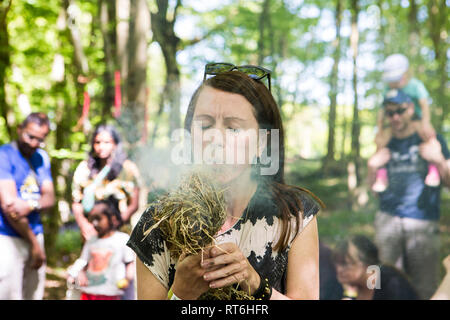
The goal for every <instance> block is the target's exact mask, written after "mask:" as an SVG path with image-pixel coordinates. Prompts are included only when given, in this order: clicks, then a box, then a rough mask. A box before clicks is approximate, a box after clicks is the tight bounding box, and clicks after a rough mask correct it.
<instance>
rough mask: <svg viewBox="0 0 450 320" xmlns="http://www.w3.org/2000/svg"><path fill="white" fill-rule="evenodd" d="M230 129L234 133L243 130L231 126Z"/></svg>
mask: <svg viewBox="0 0 450 320" xmlns="http://www.w3.org/2000/svg"><path fill="white" fill-rule="evenodd" d="M228 130H230V131H231V132H232V133H238V132H240V131H241V129H240V128H230V127H229V128H228Z"/></svg>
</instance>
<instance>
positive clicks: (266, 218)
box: [127, 185, 320, 293]
mask: <svg viewBox="0 0 450 320" xmlns="http://www.w3.org/2000/svg"><path fill="white" fill-rule="evenodd" d="M266 189H267V188H265V187H263V186H262V185H258V188H257V190H256V192H255V194H254V195H253V197H252V199H251V200H250V202H249V204H248V206H247V208H246V209H245V210H244V213H243V216H242V218H241V219H237V221H236V223H235V224H234V225H233V226H232V227H231V228H229V229H228V230H227V231H225V232H223V233H221V234H219V235H217V236H216V241H217V244H221V243H226V242H233V243H235V244H236V245H237V246H238V247H239V248H240V250H241V251H242V253H243V254H244V255H245V256H246V257H247V259H248V261H249V263H250V264H251V265H252V267H253V268H254V269H255V270H256V271H257V272H258V273H259V274H260V276H261V277H264V278H267V279H268V280H269V283H270V285H271V286H272V287H273V288H275V289H276V290H277V291H279V292H282V293H285V281H286V271H287V265H288V253H289V250H290V248H291V244H292V241H293V240H294V238H295V236H296V235H297V234H296V233H295V232H296V231H295V230H296V219H295V217H294V216H292V218H291V219H292V227H291V228H290V230H292V231H291V234H290V236H289V242H288V246H287V248H286V249H284V250H282V251H275V250H272V248H273V247H274V246H275V244H276V243H277V241H278V239H279V238H280V231H281V223H282V222H281V218H280V217H279V213H278V207H277V205H276V202H275V201H276V199H273V198H272V196H271V195H270V193H269V192H267V190H266ZM300 200H301V201H302V204H303V212H302V213H301V216H300V217H301V218H300V222H301V226H300V228H299V231H298V233H300V232H302V231H303V230H304V229H305V227H306V226H307V225H308V223H309V222H310V221H311V220H312V218H313V217H314V215H315V214H317V212H318V211H319V208H320V207H319V205H318V204H317V202H316V201H315V200H314V199H313V198H312V197H311V196H309V195H308V194H307V193H306V192H305V193H300ZM152 212H153V208H152V207H151V206H150V207H149V208H148V209H147V210H146V211H145V212H144V213H143V214H142V216H141V218H140V220H139V222H138V223H137V225H136V226H135V228H134V229H133V232H132V234H131V236H130V239H129V241H128V243H127V245H128V246H129V247H130V248H131V249H133V250H134V251H135V252H136V255H137V256H138V257H139V259H140V260H141V261H142V262H143V263H144V264H145V266H147V268H148V269H149V270H150V271H151V272H152V273H153V274H154V275H155V277H156V278H157V279H158V280H159V281H161V283H162V285H163V286H164V287H166V288H167V289H169V288H170V286H171V285H172V283H173V281H174V277H175V270H176V260H175V259H174V258H172V257H171V255H170V252H169V250H168V248H167V246H166V243H165V241H164V239H163V238H162V235H161V232H160V231H159V230H158V229H154V230H153V231H152V232H151V233H150V234H149V235H148V236H147V237H146V238H145V239H144V232H145V230H147V229H148V228H149V227H150V226H152V225H153V221H152V216H151V214H152Z"/></svg>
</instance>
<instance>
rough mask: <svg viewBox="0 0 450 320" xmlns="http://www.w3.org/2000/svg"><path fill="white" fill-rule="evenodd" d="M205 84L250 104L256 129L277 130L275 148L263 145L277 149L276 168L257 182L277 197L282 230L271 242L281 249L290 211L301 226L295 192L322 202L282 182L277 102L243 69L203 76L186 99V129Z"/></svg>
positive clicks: (281, 134)
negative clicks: (203, 78)
mask: <svg viewBox="0 0 450 320" xmlns="http://www.w3.org/2000/svg"><path fill="white" fill-rule="evenodd" d="M205 86H208V87H212V88H214V89H218V90H221V91H224V92H230V93H235V94H239V95H241V96H243V97H245V98H246V99H247V101H248V102H250V104H251V105H252V106H253V113H254V116H255V118H256V120H257V122H258V125H259V129H267V131H268V132H269V133H270V130H271V129H278V130H279V141H278V144H277V145H278V148H279V150H271V144H270V143H267V145H266V148H267V150H266V151H267V155H269V156H272V155H273V154H277V153H276V152H275V151H278V154H279V158H278V159H276V161H279V163H278V168H279V169H278V171H277V172H276V173H275V174H274V175H260V176H259V177H258V183H264V184H267V185H268V187H269V188H268V189H269V192H271V193H272V195H273V198H274V199H278V200H279V201H277V206H278V211H279V214H280V216H281V220H282V233H281V237H280V239H279V241H278V242H277V243H276V245H275V246H274V250H279V249H281V250H283V249H285V248H286V247H287V245H288V241H289V235H290V233H291V228H292V226H291V222H290V221H291V220H290V218H291V216H292V215H294V216H295V218H296V233H297V232H298V230H299V228H300V226H301V224H300V216H299V212H301V213H302V214H304V208H303V204H302V201H301V197H300V196H299V194H300V193H305V192H306V193H308V194H309V195H311V196H312V197H313V198H314V199H315V200H317V201H318V202H319V203H320V205H322V206H323V204H322V202H321V201H320V200H319V199H318V198H317V197H316V196H314V195H313V194H312V193H311V192H310V191H308V190H306V189H303V188H300V187H295V186H289V185H286V184H285V183H284V157H285V155H284V129H283V123H282V120H281V115H280V112H279V109H278V106H277V103H276V102H275V100H274V98H273V96H272V94H271V93H270V91H269V90H268V89H267V87H266V86H265V85H264V84H263V83H262V82H261V81H259V80H254V79H252V78H250V77H249V76H248V75H246V74H245V73H242V72H239V71H230V72H225V73H221V74H218V75H216V76H214V77H212V78H209V79H207V80H206V81H205V82H203V84H202V85H201V86H200V87H199V88H198V89H197V90H196V91H195V92H194V94H193V96H192V98H191V101H190V103H189V107H188V110H187V113H186V118H185V123H184V128H185V129H186V130H187V131H189V132H191V127H192V122H193V117H194V112H195V107H196V104H197V100H198V97H199V95H200V93H201V91H202V89H203V88H204V87H205ZM269 141H270V139H269ZM272 157H273V156H272ZM260 166H261V165H260V164H259V163H258V164H256V168H255V169H256V171H258V170H259V168H258V167H260Z"/></svg>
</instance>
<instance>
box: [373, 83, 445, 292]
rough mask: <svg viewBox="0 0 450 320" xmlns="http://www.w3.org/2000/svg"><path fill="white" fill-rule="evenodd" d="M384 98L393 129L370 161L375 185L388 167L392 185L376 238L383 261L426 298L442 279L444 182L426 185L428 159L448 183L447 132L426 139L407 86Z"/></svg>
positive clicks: (378, 218) (382, 206)
mask: <svg viewBox="0 0 450 320" xmlns="http://www.w3.org/2000/svg"><path fill="white" fill-rule="evenodd" d="M394 91H395V92H390V94H389V95H387V96H386V97H385V99H384V102H383V106H384V112H385V114H386V116H387V117H388V119H389V125H390V127H391V129H392V139H391V140H390V142H389V144H388V145H387V147H386V148H383V149H380V150H379V151H377V152H376V153H375V154H374V155H373V156H372V157H371V158H370V159H369V162H368V167H369V184H370V185H372V184H373V183H374V182H375V176H376V171H377V170H378V169H379V168H381V167H384V166H385V167H386V168H387V171H388V177H389V186H388V188H387V189H386V190H385V191H384V192H381V193H379V200H380V210H379V211H378V212H377V214H376V217H375V233H376V234H375V239H376V243H377V245H378V247H379V250H380V255H381V260H382V261H383V262H384V263H389V264H392V265H395V266H397V267H398V268H402V269H403V270H404V271H405V272H406V273H407V274H408V275H409V277H410V278H411V281H412V284H413V285H414V286H415V287H416V289H417V291H418V293H419V294H420V295H421V297H422V298H425V299H428V298H430V296H431V295H432V294H433V292H434V291H435V290H436V288H437V285H438V281H439V247H440V246H439V235H438V233H439V228H438V222H439V211H440V191H441V190H440V186H437V187H430V186H428V185H426V184H425V176H426V175H427V171H428V164H430V163H431V164H434V165H435V166H436V167H437V169H438V171H439V175H440V177H441V181H442V184H443V185H445V186H447V187H449V186H450V160H449V159H450V152H449V150H448V147H447V144H446V142H445V140H444V139H443V137H442V136H440V135H438V136H437V139H432V140H428V141H426V142H423V140H422V139H421V137H420V135H419V133H418V132H417V130H418V129H417V127H416V126H414V125H413V116H414V103H413V102H412V100H411V98H409V96H408V95H406V94H405V93H404V92H402V90H394Z"/></svg>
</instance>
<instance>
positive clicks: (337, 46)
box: [323, 0, 342, 174]
mask: <svg viewBox="0 0 450 320" xmlns="http://www.w3.org/2000/svg"><path fill="white" fill-rule="evenodd" d="M335 16H336V18H335V21H336V39H335V40H334V41H333V47H334V54H333V59H334V63H333V68H332V70H331V75H330V93H329V98H330V111H329V114H328V143H327V146H328V147H327V155H326V157H325V160H324V164H323V169H324V171H325V174H327V172H328V171H329V169H330V165H331V164H332V163H334V161H335V157H334V153H335V133H336V107H337V93H338V78H339V73H338V68H339V61H340V59H341V35H340V31H341V21H342V3H341V0H336V12H335Z"/></svg>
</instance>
